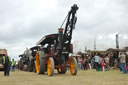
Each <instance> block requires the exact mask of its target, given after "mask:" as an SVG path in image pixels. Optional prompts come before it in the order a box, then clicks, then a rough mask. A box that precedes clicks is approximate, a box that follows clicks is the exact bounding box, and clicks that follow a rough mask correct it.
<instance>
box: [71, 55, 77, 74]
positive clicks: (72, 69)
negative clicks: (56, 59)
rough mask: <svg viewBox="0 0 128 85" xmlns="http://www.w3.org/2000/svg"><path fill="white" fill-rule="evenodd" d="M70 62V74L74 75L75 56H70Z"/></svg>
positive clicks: (75, 66) (75, 71) (75, 72)
mask: <svg viewBox="0 0 128 85" xmlns="http://www.w3.org/2000/svg"><path fill="white" fill-rule="evenodd" d="M69 63H70V73H71V74H72V75H76V74H77V61H76V58H74V57H72V58H71V59H70V61H69Z"/></svg>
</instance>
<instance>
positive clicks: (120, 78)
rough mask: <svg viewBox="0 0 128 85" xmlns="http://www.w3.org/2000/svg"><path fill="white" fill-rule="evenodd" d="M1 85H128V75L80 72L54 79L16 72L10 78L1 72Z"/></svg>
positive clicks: (115, 72)
mask: <svg viewBox="0 0 128 85" xmlns="http://www.w3.org/2000/svg"><path fill="white" fill-rule="evenodd" d="M0 85H128V74H122V73H121V72H120V71H119V70H111V71H105V72H96V71H95V70H88V71H79V72H78V74H77V75H76V76H71V75H70V72H67V73H66V74H57V72H55V74H54V76H53V77H49V76H47V74H45V75H37V74H36V73H33V72H23V71H19V70H16V71H15V72H11V75H10V76H9V77H4V76H3V72H0Z"/></svg>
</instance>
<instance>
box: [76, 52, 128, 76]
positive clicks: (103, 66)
mask: <svg viewBox="0 0 128 85" xmlns="http://www.w3.org/2000/svg"><path fill="white" fill-rule="evenodd" d="M77 61H78V68H79V69H81V70H88V69H96V71H108V70H111V69H118V68H119V69H120V71H122V72H123V73H124V74H125V73H128V56H127V55H126V53H125V52H120V53H119V55H118V56H117V55H116V56H115V55H114V54H104V55H101V54H100V53H97V54H95V55H93V56H90V55H87V54H86V55H85V54H84V55H82V56H81V57H78V58H77Z"/></svg>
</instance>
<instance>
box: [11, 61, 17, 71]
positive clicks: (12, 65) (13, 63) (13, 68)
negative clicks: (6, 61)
mask: <svg viewBox="0 0 128 85" xmlns="http://www.w3.org/2000/svg"><path fill="white" fill-rule="evenodd" d="M15 64H16V62H15V61H14V59H12V62H11V70H12V71H15Z"/></svg>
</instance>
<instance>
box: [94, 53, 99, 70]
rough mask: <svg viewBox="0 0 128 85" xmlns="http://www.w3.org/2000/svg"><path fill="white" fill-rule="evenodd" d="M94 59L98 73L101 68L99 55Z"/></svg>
mask: <svg viewBox="0 0 128 85" xmlns="http://www.w3.org/2000/svg"><path fill="white" fill-rule="evenodd" d="M94 59H95V68H96V71H98V68H99V59H100V58H99V56H98V55H95V56H94Z"/></svg>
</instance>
